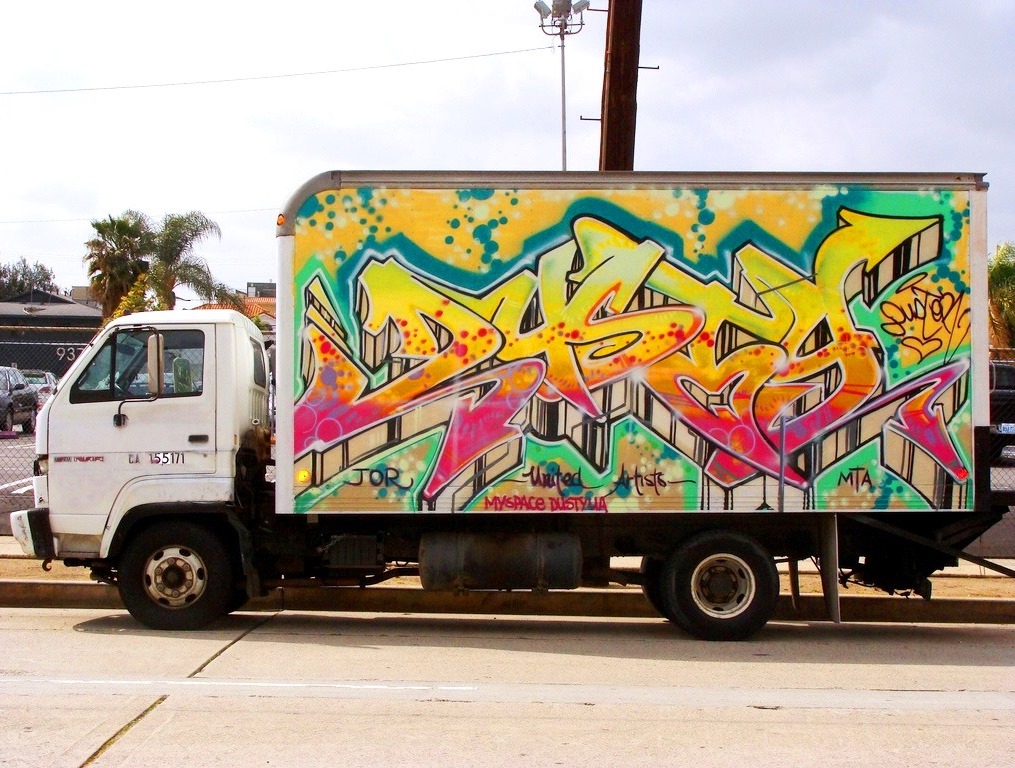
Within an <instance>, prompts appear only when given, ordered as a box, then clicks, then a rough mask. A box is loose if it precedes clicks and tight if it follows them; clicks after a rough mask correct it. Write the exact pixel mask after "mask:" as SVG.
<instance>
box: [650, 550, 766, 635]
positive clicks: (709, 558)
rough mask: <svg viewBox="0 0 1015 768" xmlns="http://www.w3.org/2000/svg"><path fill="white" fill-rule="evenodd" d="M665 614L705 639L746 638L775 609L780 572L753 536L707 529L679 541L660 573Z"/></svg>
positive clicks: (760, 626)
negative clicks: (681, 542) (683, 540)
mask: <svg viewBox="0 0 1015 768" xmlns="http://www.w3.org/2000/svg"><path fill="white" fill-rule="evenodd" d="M659 598H660V601H661V603H662V606H663V608H664V611H663V615H665V616H666V617H667V618H669V619H670V620H671V621H673V623H675V624H677V625H678V626H680V627H681V628H682V629H684V630H686V631H687V632H689V633H690V634H692V635H694V636H695V637H699V638H702V639H704V640H743V639H746V638H748V637H750V636H751V635H753V634H754V633H755V632H757V631H758V630H760V629H761V628H762V627H763V626H765V624H766V623H767V622H768V620H769V619H770V618H772V616H773V614H774V613H775V606H776V602H777V600H778V598H779V572H778V570H777V569H776V567H775V561H774V560H773V559H772V557H771V555H769V554H768V552H766V551H765V549H764V547H762V546H761V544H759V543H758V542H757V541H756V540H754V539H753V538H751V537H750V536H747V535H744V534H741V533H733V532H726V531H706V532H704V533H699V534H696V535H695V536H692V537H691V538H690V539H688V540H687V541H686V542H684V543H683V544H681V545H680V546H679V547H678V548H677V549H676V551H674V553H673V554H672V555H671V556H670V557H669V559H667V561H666V563H665V564H664V565H663V567H662V570H661V572H660V574H659Z"/></svg>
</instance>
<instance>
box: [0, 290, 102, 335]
mask: <svg viewBox="0 0 1015 768" xmlns="http://www.w3.org/2000/svg"><path fill="white" fill-rule="evenodd" d="M0 317H2V318H4V319H5V320H6V321H9V322H10V321H13V322H16V323H18V324H20V325H24V324H26V323H30V322H32V320H33V319H35V320H45V319H50V318H60V319H61V320H63V321H67V320H71V319H77V320H81V321H84V322H86V324H88V325H89V326H91V327H97V326H98V324H99V323H100V322H101V321H102V312H101V311H100V310H98V309H96V308H95V307H89V306H86V305H84V304H79V303H78V302H76V301H74V300H73V299H69V298H67V297H66V296H58V295H56V294H54V293H47V292H46V291H28V292H27V293H22V294H19V295H18V296H12V297H10V298H9V299H7V300H6V301H0Z"/></svg>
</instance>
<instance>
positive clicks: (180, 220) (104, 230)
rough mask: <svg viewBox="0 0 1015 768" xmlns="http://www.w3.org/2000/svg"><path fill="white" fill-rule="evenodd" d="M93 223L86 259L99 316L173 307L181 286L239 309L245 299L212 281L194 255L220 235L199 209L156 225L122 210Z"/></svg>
mask: <svg viewBox="0 0 1015 768" xmlns="http://www.w3.org/2000/svg"><path fill="white" fill-rule="evenodd" d="M92 227H93V228H94V229H95V232H96V237H94V238H93V239H91V240H89V241H88V242H87V243H86V246H87V248H88V255H87V256H85V258H84V261H85V263H86V264H87V265H88V275H89V278H90V279H91V286H92V294H93V295H94V296H95V298H96V299H97V300H99V301H101V302H102V315H103V317H106V318H111V317H120V316H121V315H125V314H130V313H132V312H139V311H143V310H146V309H173V308H174V307H175V306H176V289H177V288H178V287H179V286H188V287H189V288H191V289H193V291H194V292H195V293H197V295H198V296H200V297H201V298H202V299H204V300H205V301H215V302H218V303H220V304H226V305H228V306H231V307H235V308H237V309H240V308H242V306H243V297H242V296H240V295H238V294H236V292H235V291H232V290H230V289H229V288H228V287H227V286H226V285H224V284H223V283H220V282H218V281H216V280H215V278H214V277H213V275H212V273H211V270H210V269H209V267H208V263H207V262H206V261H205V260H204V259H203V258H202V257H201V256H199V255H198V254H197V253H196V248H197V246H198V245H199V244H200V243H201V242H202V241H204V240H206V239H207V238H209V237H212V236H215V237H220V236H221V230H220V229H219V226H218V224H216V223H215V222H214V221H212V220H211V219H209V218H208V217H207V216H205V215H204V214H203V213H201V212H199V211H191V212H190V213H185V214H172V213H171V214H167V215H166V216H165V217H164V218H163V219H162V222H161V223H160V224H159V226H157V227H156V226H154V225H153V224H152V222H151V220H150V219H149V218H148V217H147V216H145V215H144V214H143V213H138V212H137V211H125V212H124V213H123V214H121V215H120V216H118V217H113V216H110V217H108V218H107V219H104V220H102V221H93V222H92Z"/></svg>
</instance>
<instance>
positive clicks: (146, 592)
mask: <svg viewBox="0 0 1015 768" xmlns="http://www.w3.org/2000/svg"><path fill="white" fill-rule="evenodd" d="M232 582H233V577H232V564H231V561H230V558H229V553H228V552H227V551H226V548H225V546H224V545H223V543H222V541H221V539H220V538H219V537H218V536H217V535H215V533H213V532H212V531H211V530H209V529H208V528H205V527H204V526H201V525H194V524H192V523H187V522H184V521H182V520H167V521H164V522H160V523H156V524H155V525H153V526H151V527H150V528H146V529H145V530H143V531H141V533H139V534H138V535H137V536H136V537H134V538H133V540H131V541H130V542H129V543H128V544H127V546H126V548H125V550H124V553H123V556H122V557H121V559H120V568H119V576H118V579H117V585H118V587H119V590H120V597H121V599H122V600H123V604H124V605H125V606H126V607H127V610H128V611H130V614H131V616H133V617H134V618H135V619H137V620H138V621H140V622H141V623H142V624H144V625H145V626H147V627H151V628H152V629H200V628H201V627H204V626H206V625H208V624H210V623H211V622H213V621H215V619H217V618H219V617H220V616H223V615H224V614H225V613H227V611H228V609H229V604H230V599H231V598H232V594H233V583H232Z"/></svg>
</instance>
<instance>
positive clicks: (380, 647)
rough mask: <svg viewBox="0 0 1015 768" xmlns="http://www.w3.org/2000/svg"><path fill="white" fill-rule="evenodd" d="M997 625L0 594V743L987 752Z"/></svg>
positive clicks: (998, 681) (629, 757)
mask: <svg viewBox="0 0 1015 768" xmlns="http://www.w3.org/2000/svg"><path fill="white" fill-rule="evenodd" d="M1013 727H1015V627H1011V626H1007V627H1004V626H1001V627H999V626H969V625H951V626H938V625H929V626H928V625H923V626H913V625H892V626H886V625H872V624H866V625H855V624H854V625H838V626H836V625H830V624H806V623H773V624H771V625H770V626H769V627H768V628H766V629H765V630H764V631H763V632H762V633H761V634H760V636H759V637H758V638H757V639H755V640H753V641H751V642H747V643H704V642H700V641H695V640H691V639H690V638H688V637H686V636H684V635H682V634H680V633H678V632H676V631H675V630H674V629H673V628H672V627H670V626H669V625H667V624H666V623H665V622H663V621H662V620H652V619H644V620H642V619H611V620H601V619H595V620H593V619H560V618H542V619H530V618H525V619H521V618H511V617H503V616H500V617H497V616H494V617H483V618H476V617H463V616H449V615H445V616H419V615H404V616H386V615H376V614H375V615H371V614H356V615H351V614H327V615H325V614H314V613H295V612H286V613H281V614H240V615H236V616H232V617H229V618H227V619H225V620H223V621H221V622H219V623H218V624H216V625H215V626H214V627H213V628H212V629H211V630H208V631H203V632H195V633H188V634H176V633H164V632H153V631H149V630H144V629H142V628H141V627H140V626H139V625H138V624H136V623H135V622H134V621H133V620H132V619H130V618H129V617H128V616H127V615H126V614H124V613H122V612H111V611H39V610H33V609H3V610H0V765H4V766H7V765H10V766H84V765H88V766H126V765H141V764H180V765H188V766H202V765H243V766H251V765H276V766H277V765H299V766H318V765H320V766H325V765H327V766H334V765H336V764H343V765H355V766H371V765H378V766H380V765H383V766H386V767H388V766H390V767H392V768H395V767H397V766H412V767H413V768H427V766H440V767H441V768H451V767H452V766H474V765H490V766H501V765H504V766H526V768H530V767H531V766H542V765H562V766H583V768H584V766H588V765H610V764H612V765H623V766H662V765H681V764H687V763H690V762H692V761H693V763H694V764H697V765H714V766H724V765H731V766H732V765H736V766H743V765H757V766H765V765H776V764H778V765H780V766H784V765H801V764H814V765H821V766H822V767H823V768H827V767H830V766H850V768H854V767H855V766H856V765H858V764H866V763H868V762H871V761H876V762H877V763H878V765H879V766H880V767H887V766H912V765H920V766H932V765H941V766H974V765H975V766H982V765H1003V764H1008V761H1009V759H1010V748H1011V734H1012V732H1013Z"/></svg>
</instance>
